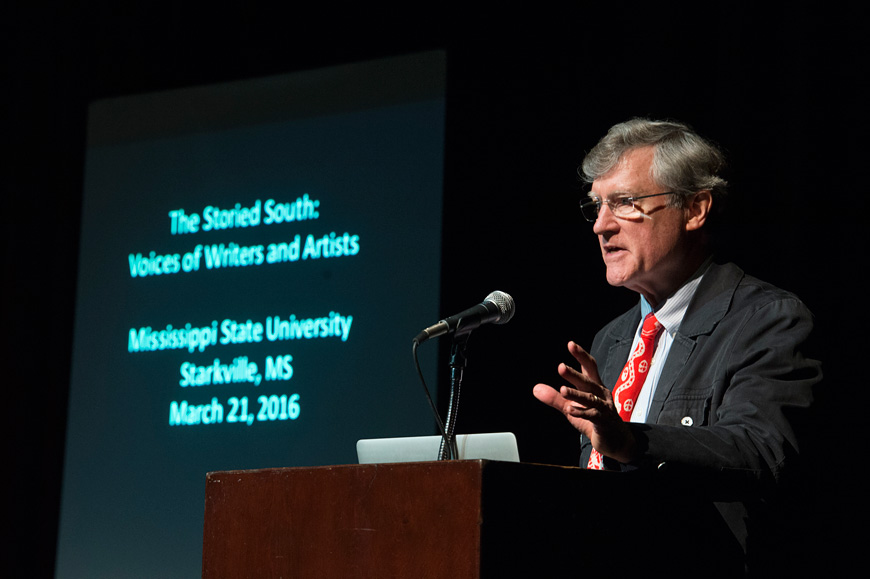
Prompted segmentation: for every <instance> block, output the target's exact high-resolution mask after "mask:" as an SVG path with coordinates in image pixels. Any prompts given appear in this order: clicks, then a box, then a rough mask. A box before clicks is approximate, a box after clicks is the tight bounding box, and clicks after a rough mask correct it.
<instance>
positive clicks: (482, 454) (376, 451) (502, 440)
mask: <svg viewBox="0 0 870 579" xmlns="http://www.w3.org/2000/svg"><path fill="white" fill-rule="evenodd" d="M456 446H457V449H458V451H459V459H460V460H471V459H487V460H501V461H505V462H519V461H520V454H519V450H518V449H517V438H516V436H514V434H513V433H512V432H491V433H483V434H457V435H456ZM440 448H441V437H440V436H437V435H436V436H406V437H399V438H364V439H362V440H359V441H357V443H356V453H357V458H358V459H359V463H360V464H377V463H386V462H424V461H432V460H438V451H439V449H440Z"/></svg>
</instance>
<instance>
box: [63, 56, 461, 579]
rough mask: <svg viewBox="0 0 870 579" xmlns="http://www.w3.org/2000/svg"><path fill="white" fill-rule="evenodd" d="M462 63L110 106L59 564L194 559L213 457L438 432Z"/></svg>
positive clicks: (317, 75)
mask: <svg viewBox="0 0 870 579" xmlns="http://www.w3.org/2000/svg"><path fill="white" fill-rule="evenodd" d="M443 81H444V63H443V55H442V54H440V53H426V54H422V55H416V56H409V57H402V58H395V59H387V60H383V61H377V62H369V63H360V64H355V65H348V66H341V67H335V68H330V69H326V70H318V71H307V72H301V73H295V74H292V75H287V76H284V77H276V78H269V79H259V80H251V81H246V82H238V83H231V84H227V85H219V86H211V87H199V88H193V89H189V90H179V91H171V92H167V93H160V94H152V95H142V96H137V97H124V98H119V99H113V100H108V101H103V102H99V103H96V104H95V105H94V106H93V107H92V109H91V113H90V119H89V127H88V128H89V140H88V149H87V165H86V170H85V191H84V202H83V215H82V234H81V257H80V263H79V285H78V295H77V312H76V326H75V335H74V344H73V369H72V383H71V389H70V403H69V420H68V434H67V450H66V457H65V471H64V485H63V495H62V507H61V510H62V512H61V527H60V536H59V537H60V538H59V546H58V568H57V575H58V577H83V576H87V577H191V576H198V575H199V573H200V566H201V548H202V523H203V504H204V496H205V488H204V485H205V474H206V473H207V472H209V471H214V470H235V469H250V468H268V467H285V466H316V465H327V464H347V463H354V462H356V454H355V443H356V441H357V440H358V439H360V438H372V437H384V436H412V435H427V434H434V433H435V432H434V423H433V419H432V415H431V411H430V409H429V406H428V403H427V402H426V400H425V397H424V396H423V393H422V389H421V387H420V384H419V380H418V378H417V375H416V370H415V368H414V365H413V358H412V356H411V338H412V337H413V336H414V335H415V334H416V333H417V332H418V331H419V330H420V329H421V328H422V327H425V326H427V325H429V324H431V323H433V322H434V321H436V320H437V319H438V318H439V307H438V299H439V289H440V255H441V254H440V251H441V212H442V171H443V141H444V139H443V134H444V98H443ZM70 218H74V216H70ZM435 351H436V348H434V347H432V348H429V349H426V350H425V351H422V350H421V352H420V360H421V364H422V366H423V368H424V370H425V371H426V374H427V380H428V382H429V384H430V386H434V385H435V378H434V376H435V370H436V368H435V365H436V361H435ZM434 458H435V457H433V459H434ZM312 500H317V497H312Z"/></svg>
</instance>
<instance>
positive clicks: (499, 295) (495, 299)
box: [483, 291, 516, 324]
mask: <svg viewBox="0 0 870 579" xmlns="http://www.w3.org/2000/svg"><path fill="white" fill-rule="evenodd" d="M483 301H485V302H492V303H494V304H495V306H496V307H497V308H498V311H499V312H501V313H500V315H499V317H498V319H497V320H495V321H494V322H493V323H494V324H506V323H508V322H509V321H511V318H512V317H514V311H515V310H516V305H515V304H514V298H512V297H510V296H509V295H508V294H506V293H504V292H500V291H494V292H492V293H491V294H489V295H488V296H486V299H484V300H483Z"/></svg>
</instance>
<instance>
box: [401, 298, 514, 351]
mask: <svg viewBox="0 0 870 579" xmlns="http://www.w3.org/2000/svg"><path fill="white" fill-rule="evenodd" d="M515 309H516V306H515V305H514V299H513V298H512V297H510V296H509V295H507V294H506V293H504V292H499V291H494V292H492V293H491V294H489V295H488V296H486V298H485V299H484V300H483V303H480V304H478V305H476V306H474V307H473V308H468V309H467V310H465V311H464V312H461V313H458V314H456V315H454V316H450V317H449V318H444V319H443V320H441V321H440V322H438V323H437V324H434V325H432V326H429V327H428V328H426V329H425V330H423V331H422V332H420V333H419V334H417V336H416V337H415V338H414V342H416V343H417V344H418V345H419V344H422V343H423V342H425V341H426V340H428V339H429V338H437V337H438V336H443V335H444V334H450V333H453V334H456V335H457V336H461V335H463V334H467V333H469V332H471V331H472V330H474V329H475V328H477V327H478V326H482V325H483V324H490V323H492V324H506V323H508V322H509V321H510V319H511V318H512V317H514V310H515Z"/></svg>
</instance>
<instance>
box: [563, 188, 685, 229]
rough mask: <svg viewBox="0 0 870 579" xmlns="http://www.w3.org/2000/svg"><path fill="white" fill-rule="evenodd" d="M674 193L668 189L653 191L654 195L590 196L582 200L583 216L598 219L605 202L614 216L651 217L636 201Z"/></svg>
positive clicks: (587, 219)
mask: <svg viewBox="0 0 870 579" xmlns="http://www.w3.org/2000/svg"><path fill="white" fill-rule="evenodd" d="M673 193H674V192H673V191H666V192H664V193H653V194H652V195H641V196H639V197H632V196H630V195H619V194H617V195H611V196H610V197H608V198H607V199H601V198H600V197H589V198H588V199H586V200H585V201H581V202H580V211H581V212H582V213H583V217H585V218H586V221H592V222H594V221H595V220H597V219H598V212H599V211H600V210H601V204H602V203H604V204H606V205H607V206H608V207H609V208H610V212H611V213H613V216H614V217H619V218H621V219H626V218H629V217H637V216H639V215H640V216H643V217H647V218H650V217H649V215H647V214H645V213H644V212H643V211H642V210H641V209H639V208H638V207H637V206H636V205H635V204H634V203H635V201H638V200H640V199H646V198H648V197H659V196H661V195H672V194H673Z"/></svg>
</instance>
